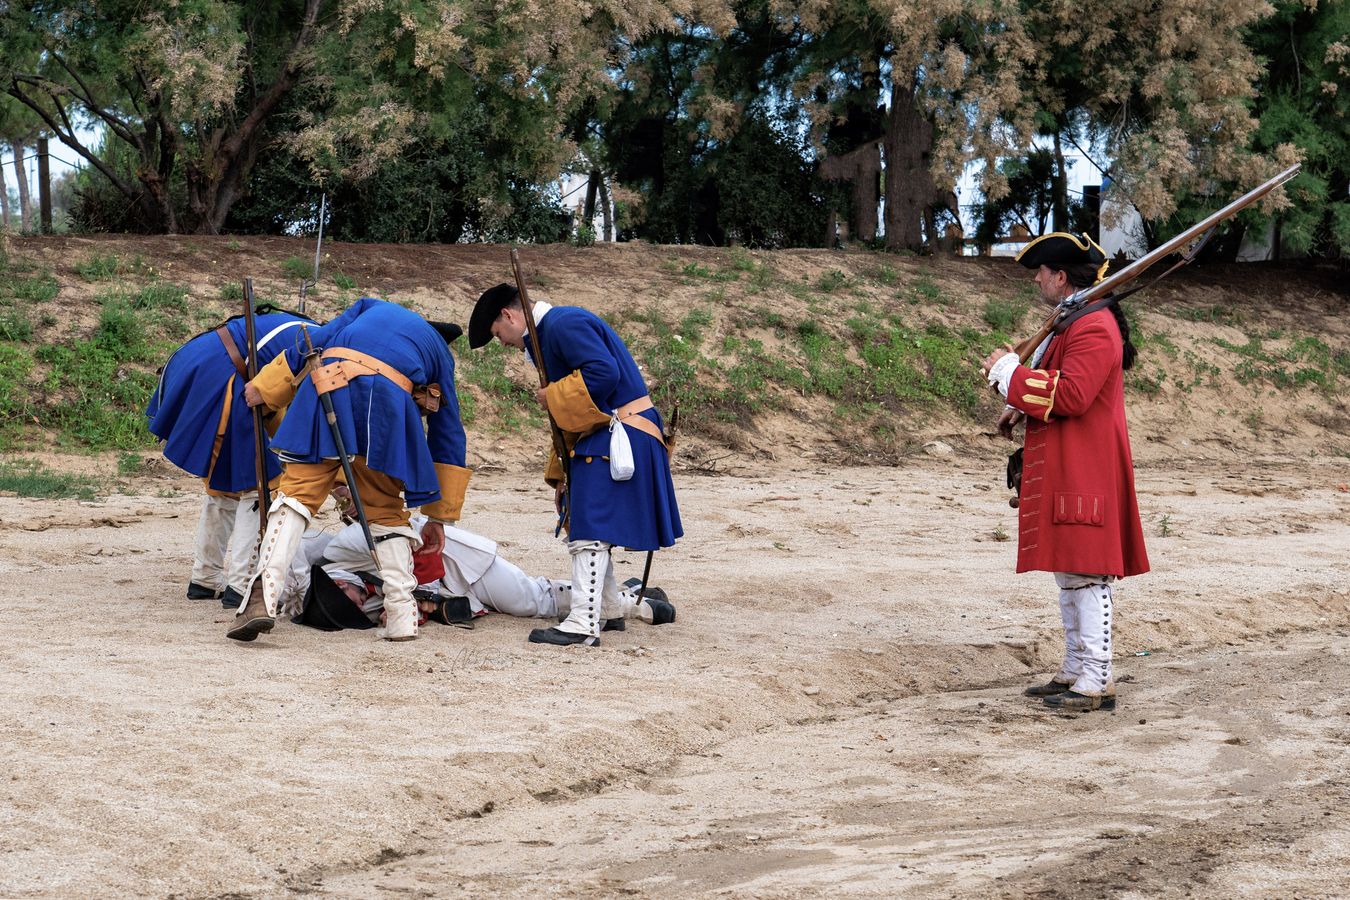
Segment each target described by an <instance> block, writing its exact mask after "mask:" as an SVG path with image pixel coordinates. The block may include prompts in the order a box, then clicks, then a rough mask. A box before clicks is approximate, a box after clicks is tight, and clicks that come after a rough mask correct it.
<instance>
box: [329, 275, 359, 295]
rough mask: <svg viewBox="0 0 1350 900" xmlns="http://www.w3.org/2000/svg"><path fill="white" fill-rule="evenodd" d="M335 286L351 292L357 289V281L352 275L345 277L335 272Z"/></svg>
mask: <svg viewBox="0 0 1350 900" xmlns="http://www.w3.org/2000/svg"><path fill="white" fill-rule="evenodd" d="M333 284H335V285H337V286H338V287H339V288H340V289H341V290H344V291H350V290H353V289H354V288H355V287H356V279H355V278H352V277H351V276H350V275H343V274H342V273H341V272H334V273H333Z"/></svg>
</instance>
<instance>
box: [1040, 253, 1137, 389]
mask: <svg viewBox="0 0 1350 900" xmlns="http://www.w3.org/2000/svg"><path fill="white" fill-rule="evenodd" d="M1057 268H1060V269H1061V270H1062V271H1063V272H1064V274H1065V275H1066V276H1068V279H1069V284H1071V285H1073V286H1074V287H1076V288H1078V289H1080V290H1081V289H1082V288H1085V287H1091V286H1092V285H1094V284H1096V283H1097V272H1098V271H1099V268H1100V267H1099V266H1097V265H1095V264H1093V263H1074V264H1073V265H1068V266H1059V267H1057ZM1107 309H1109V310H1111V314H1112V315H1114V316H1115V317H1116V325H1118V326H1119V327H1120V340H1121V343H1122V344H1123V345H1124V346H1123V347H1122V349H1121V355H1120V367H1121V368H1122V369H1128V368H1130V367H1131V366H1133V365H1134V358H1135V357H1136V356H1137V355H1138V351H1137V350H1136V349H1135V347H1134V344H1133V343H1131V341H1130V323H1129V322H1128V321H1126V319H1125V310H1123V309H1121V308H1120V301H1118V300H1112V301H1111V303H1110V305H1109V306H1107Z"/></svg>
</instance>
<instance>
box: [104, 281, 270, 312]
mask: <svg viewBox="0 0 1350 900" xmlns="http://www.w3.org/2000/svg"><path fill="white" fill-rule="evenodd" d="M239 296H240V297H243V296H244V295H243V288H240V294H239ZM131 305H132V306H134V307H135V308H137V309H155V310H165V309H170V310H176V311H183V310H186V309H187V288H185V287H183V286H182V285H178V284H173V283H171V282H168V281H152V282H150V283H149V284H147V285H146V286H145V287H143V288H141V289H140V290H139V291H138V292H137V293H136V296H135V297H134V298H133V299H132V301H131Z"/></svg>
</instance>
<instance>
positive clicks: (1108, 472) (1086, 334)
mask: <svg viewBox="0 0 1350 900" xmlns="http://www.w3.org/2000/svg"><path fill="white" fill-rule="evenodd" d="M1122 347H1123V342H1122V341H1121V337H1120V329H1119V328H1118V327H1117V326H1116V320H1115V316H1114V315H1112V313H1111V311H1110V310H1108V309H1104V310H1099V311H1097V312H1094V313H1089V314H1088V315H1086V316H1083V317H1082V318H1081V319H1079V320H1077V321H1076V322H1074V323H1073V324H1071V325H1070V326H1069V327H1068V329H1067V330H1065V332H1064V333H1063V334H1061V335H1058V336H1056V337H1055V339H1054V340H1052V341H1051V342H1050V347H1049V349H1048V350H1047V351H1046V354H1045V357H1044V359H1042V360H1041V361H1040V367H1039V368H1036V369H1030V368H1027V367H1026V366H1018V367H1017V369H1016V370H1015V371H1014V373H1013V376H1012V380H1011V381H1010V382H1009V384H1008V403H1009V405H1011V406H1014V407H1016V408H1017V409H1020V410H1022V411H1023V412H1024V413H1026V414H1027V433H1026V445H1025V448H1024V451H1023V457H1022V501H1021V506H1020V507H1019V510H1018V513H1019V515H1018V534H1017V571H1019V572H1031V571H1038V570H1039V571H1046V572H1077V573H1081V574H1085V575H1117V576H1126V575H1139V574H1141V573H1143V572H1147V571H1148V553H1147V552H1146V551H1145V549H1144V532H1143V528H1142V527H1141V526H1140V524H1139V504H1138V502H1137V501H1136V499H1135V495H1134V462H1133V459H1132V458H1131V456H1130V436H1129V433H1128V431H1127V429H1126V426H1125V392H1124V373H1123V371H1122V370H1121V352H1122Z"/></svg>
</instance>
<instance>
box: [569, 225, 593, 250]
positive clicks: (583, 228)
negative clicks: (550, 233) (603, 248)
mask: <svg viewBox="0 0 1350 900" xmlns="http://www.w3.org/2000/svg"><path fill="white" fill-rule="evenodd" d="M594 244H595V228H594V227H593V226H592V225H591V224H590V223H589V222H581V223H579V224H578V225H577V232H576V234H574V235H573V236H572V246H574V247H591V246H594Z"/></svg>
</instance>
